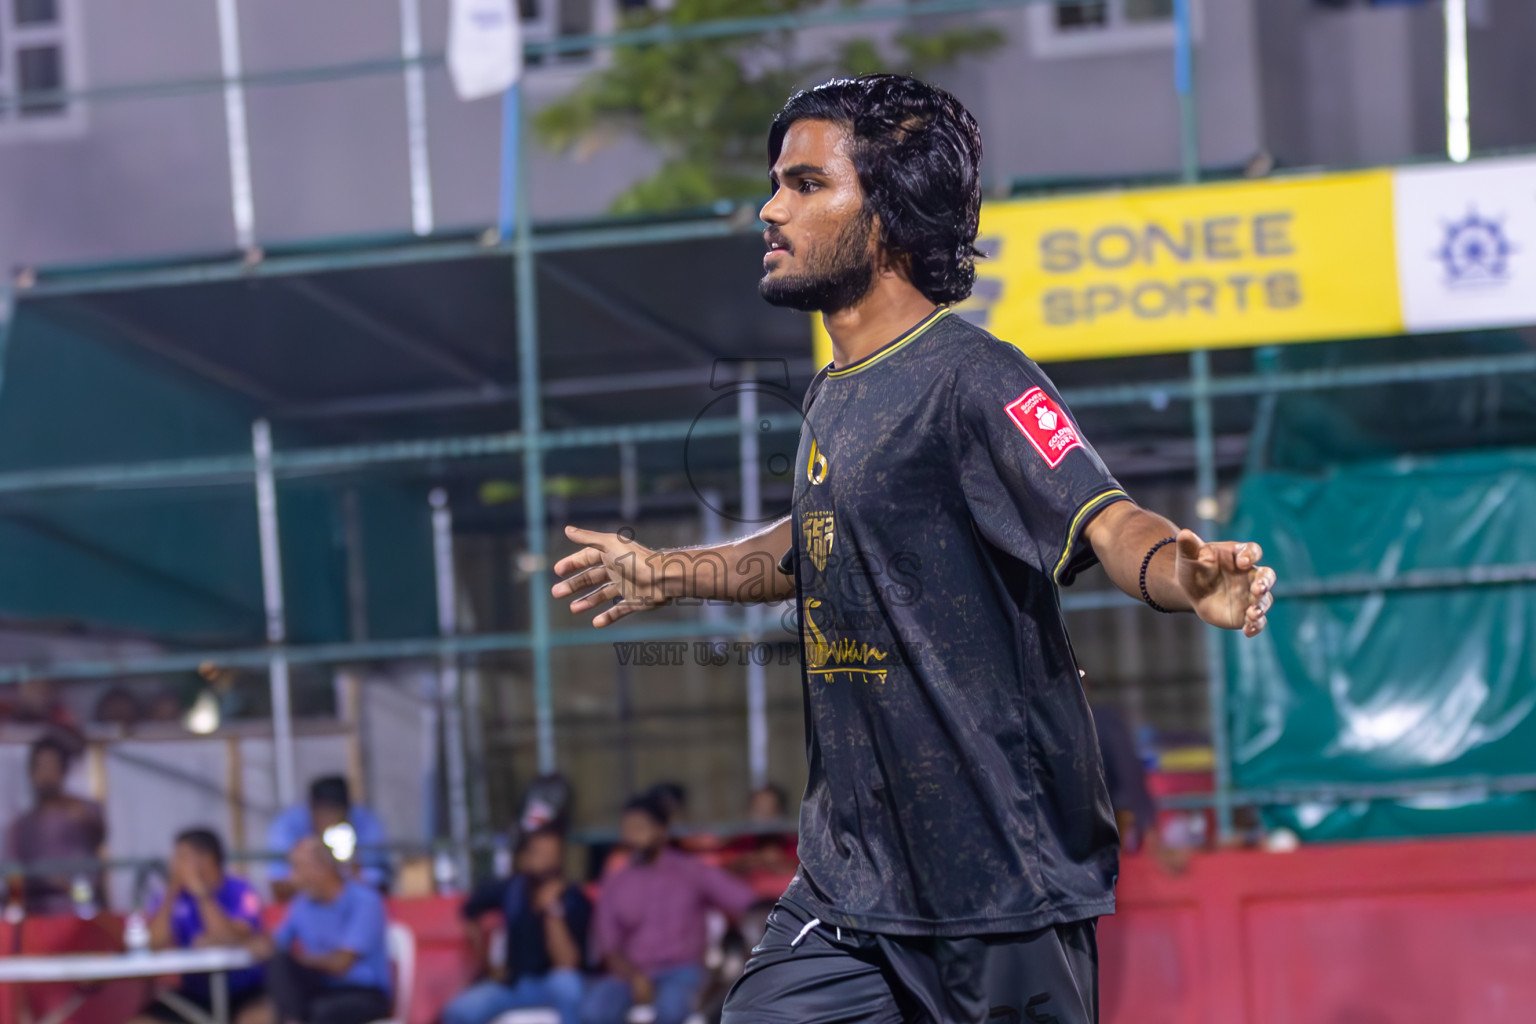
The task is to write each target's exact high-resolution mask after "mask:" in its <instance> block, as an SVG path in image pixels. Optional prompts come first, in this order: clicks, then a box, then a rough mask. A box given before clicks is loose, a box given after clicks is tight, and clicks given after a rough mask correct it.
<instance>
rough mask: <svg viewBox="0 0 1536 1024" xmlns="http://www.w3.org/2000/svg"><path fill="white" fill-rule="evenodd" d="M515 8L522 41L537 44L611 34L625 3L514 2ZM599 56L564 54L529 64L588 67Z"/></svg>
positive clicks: (600, 0)
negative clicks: (619, 11) (604, 33)
mask: <svg viewBox="0 0 1536 1024" xmlns="http://www.w3.org/2000/svg"><path fill="white" fill-rule="evenodd" d="M518 4H519V10H520V12H521V13H522V17H523V39H524V40H525V41H527V40H538V41H541V42H542V41H546V40H553V39H563V38H569V37H572V36H585V35H592V34H597V33H602V32H609V31H612V30H613V29H614V28H615V27H616V25H617V11H618V9H619V8H620V7H625V8H626V9H628V6H629V5H628V4H627V3H626V2H625V0H518ZM640 6H647V5H646V4H645V3H642V4H641V5H640ZM601 52H602V51H598V52H594V51H592V50H567V51H565V52H563V53H561V54H559V55H558V56H556V57H554V59H552V60H551V59H548V58H545V57H540V58H537V59H533V60H531V61H530V63H532V64H534V65H542V66H545V67H550V66H560V67H570V66H572V65H575V66H578V67H590V66H591V65H592V64H593V63H594V61H596V60H598V59H599V58H600V54H601Z"/></svg>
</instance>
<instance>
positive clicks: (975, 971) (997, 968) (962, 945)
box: [721, 901, 1099, 1024]
mask: <svg viewBox="0 0 1536 1024" xmlns="http://www.w3.org/2000/svg"><path fill="white" fill-rule="evenodd" d="M814 921H815V919H814V918H812V917H810V916H809V915H808V914H806V912H805V911H803V910H801V909H800V908H799V907H797V906H795V905H794V904H791V903H786V902H783V901H780V902H779V904H778V905H777V906H775V907H774V909H773V913H772V915H770V916H769V918H768V930H767V932H766V933H765V934H764V935H763V941H762V942H760V943H758V945H757V947H756V948H755V949H753V950H752V958H751V959H750V960H748V961H747V967H746V970H745V971H743V972H742V975H741V978H740V979H738V980H737V982H736V984H735V985H734V986H732V988H731V994H730V995H729V996H728V997H727V998H726V1000H725V1016H724V1018H723V1019H722V1021H721V1024H1097V1022H1098V1019H1099V992H1098V989H1099V951H1098V942H1097V937H1096V932H1097V921H1096V920H1087V921H1074V922H1072V923H1070V924H1060V925H1055V926H1054V927H1050V928H1042V929H1040V930H1039V931H1034V932H1025V933H1022V934H1012V935H982V936H976V937H974V938H965V939H940V938H921V937H908V936H897V935H875V934H872V933H869V932H855V931H852V930H850V929H848V928H844V929H842V930H841V933H839V930H838V929H837V928H836V927H834V926H832V925H824V924H815V923H813V922H814Z"/></svg>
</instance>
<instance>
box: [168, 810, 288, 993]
mask: <svg viewBox="0 0 1536 1024" xmlns="http://www.w3.org/2000/svg"><path fill="white" fill-rule="evenodd" d="M150 913H151V917H150V921H149V943H150V947H151V948H153V949H189V948H192V947H203V946H241V945H245V944H246V943H247V942H248V941H250V940H251V939H252V938H253V937H254V936H255V935H257V934H258V933H259V932H260V931H261V897H260V896H258V895H256V890H255V889H254V888H252V887H251V883H249V882H247V881H246V880H245V879H243V878H236V877H235V876H234V875H230V874H226V873H225V872H224V844H223V842H221V841H220V839H219V837H218V836H217V835H216V834H215V833H213V832H211V831H209V830H208V829H202V828H195V829H189V830H188V831H186V832H183V833H181V835H179V836H177V837H176V844H175V846H173V847H172V850H171V877H170V885H169V887H168V888H167V889H166V892H165V895H164V896H163V897H162V898H161V900H160V903H159V904H158V906H155V907H152V908H151V911H150ZM261 983H262V974H261V968H260V967H251V968H247V969H245V970H241V971H231V972H230V973H229V975H228V984H229V1007H230V1012H231V1013H232V1014H233V1015H234V1016H235V1017H236V1018H237V1019H247V1020H254V1019H256V1016H255V1015H256V1013H257V1012H258V1011H259V1008H258V1007H257V1005H256V1004H257V1003H259V1002H260V1000H261V996H262V984H261ZM176 994H177V995H179V996H181V997H182V998H183V999H186V1000H188V1001H189V1002H191V1003H193V1004H194V1005H196V1006H198V1007H200V1008H201V1009H202V1010H203V1011H204V1012H208V1011H210V1010H211V1007H212V1005H213V1001H212V997H211V996H210V994H209V988H208V976H207V975H206V974H189V975H187V976H186V977H184V978H182V980H181V987H180V988H179V989H177V990H176ZM144 1012H145V1016H147V1017H149V1018H151V1019H154V1020H163V1021H172V1022H179V1021H180V1020H182V1017H181V1015H180V1014H179V1013H178V1012H176V1010H174V1009H173V1008H172V1007H171V1006H169V1005H167V1004H166V1003H164V1002H161V1001H159V1000H158V999H157V1000H156V1001H155V1002H154V1003H153V1004H151V1005H150V1006H149V1007H148V1008H147V1009H146V1010H145V1011H144Z"/></svg>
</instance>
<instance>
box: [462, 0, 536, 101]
mask: <svg viewBox="0 0 1536 1024" xmlns="http://www.w3.org/2000/svg"><path fill="white" fill-rule="evenodd" d="M522 73H523V34H522V29H521V26H520V25H519V23H518V11H517V6H516V5H515V4H514V3H513V0H453V3H452V6H451V7H450V9H449V13H448V74H449V75H450V76H451V77H452V78H453V88H454V91H455V92H457V93H458V94H459V99H461V100H478V99H481V98H482V97H485V96H495V95H498V94H500V93H503V92H506V91H507V90H508V89H510V88H511V87H512V85H513V83H515V82H516V81H517V80H518V78H519V77H520V76H521V75H522Z"/></svg>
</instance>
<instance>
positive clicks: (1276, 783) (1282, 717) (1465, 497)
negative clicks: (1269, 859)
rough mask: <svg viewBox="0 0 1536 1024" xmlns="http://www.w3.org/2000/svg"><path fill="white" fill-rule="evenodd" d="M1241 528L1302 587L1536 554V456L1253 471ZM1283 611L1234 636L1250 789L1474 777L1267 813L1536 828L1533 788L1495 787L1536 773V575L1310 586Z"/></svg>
mask: <svg viewBox="0 0 1536 1024" xmlns="http://www.w3.org/2000/svg"><path fill="white" fill-rule="evenodd" d="M1229 536H1234V537H1253V538H1254V539H1257V540H1258V541H1260V542H1261V543H1262V544H1263V545H1264V549H1265V558H1266V561H1267V562H1268V563H1269V564H1270V565H1272V566H1274V568H1275V570H1276V572H1277V573H1278V574H1279V576H1280V578H1281V579H1282V580H1283V581H1285V582H1286V583H1289V584H1292V585H1296V584H1301V583H1304V582H1305V581H1311V580H1318V579H1326V578H1331V577H1338V576H1344V575H1352V574H1353V575H1358V574H1370V575H1377V576H1381V577H1390V576H1396V575H1400V574H1403V573H1409V572H1413V571H1415V570H1440V569H1455V568H1458V567H1466V566H1474V565H1503V566H1508V565H1516V564H1526V565H1531V564H1536V452H1532V451H1524V450H1503V451H1494V452H1481V453H1474V454H1462V455H1453V456H1442V457H1438V458H1434V459H1413V458H1402V459H1395V460H1390V461H1384V462H1367V463H1357V464H1353V465H1346V466H1342V467H1338V468H1335V469H1334V470H1331V471H1328V472H1324V473H1289V472H1286V473H1281V472H1269V473H1263V474H1258V475H1253V476H1250V477H1248V478H1247V479H1246V480H1245V481H1244V482H1243V484H1242V487H1241V489H1240V492H1239V499H1238V514H1237V516H1236V521H1235V522H1234V523H1233V524H1232V527H1231V530H1230V532H1229ZM1269 621H1270V627H1269V629H1268V631H1267V632H1266V633H1265V634H1264V635H1263V636H1261V637H1260V638H1259V639H1258V640H1256V641H1248V642H1238V641H1237V640H1236V639H1232V640H1229V642H1228V643H1229V646H1228V659H1227V665H1228V677H1229V697H1228V699H1229V720H1230V737H1231V757H1232V769H1233V782H1234V784H1235V785H1236V786H1237V787H1238V788H1239V789H1273V788H1288V787H1289V788H1296V787H1302V788H1309V789H1315V788H1322V787H1327V786H1329V785H1338V786H1348V785H1361V784H1366V785H1372V784H1392V783H1402V782H1409V781H1413V780H1430V779H1433V780H1445V779H1466V780H1468V783H1469V785H1468V786H1466V787H1463V788H1461V789H1456V790H1448V791H1447V790H1441V791H1438V792H1435V793H1431V794H1426V795H1423V796H1419V797H1415V798H1413V799H1410V800H1398V801H1354V802H1334V803H1326V802H1325V803H1311V804H1306V805H1301V806H1299V807H1293V808H1288V809H1278V808H1277V809H1272V810H1271V811H1269V812H1268V813H1269V815H1270V817H1271V818H1273V819H1275V820H1276V821H1283V822H1285V823H1286V824H1287V825H1289V826H1290V827H1292V828H1296V829H1297V830H1298V831H1299V832H1300V833H1301V834H1302V836H1303V837H1304V838H1313V839H1322V838H1354V837H1364V836H1378V835H1403V834H1423V833H1444V832H1472V831H1499V830H1511V829H1530V828H1536V797H1532V796H1529V795H1524V794H1521V795H1504V796H1491V797H1490V796H1489V795H1488V793H1487V791H1486V788H1485V786H1484V783H1485V782H1486V779H1487V778H1488V777H1493V776H1510V775H1527V774H1533V773H1536V584H1530V583H1526V584H1516V585H1493V586H1474V587H1462V588H1457V589H1450V588H1442V589H1426V590H1415V591H1392V592H1375V593H1358V594H1348V595H1339V596H1324V597H1296V598H1291V599H1282V600H1281V601H1280V602H1279V603H1277V605H1276V607H1275V608H1274V609H1273V610H1272V611H1271V613H1270V616H1269Z"/></svg>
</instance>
